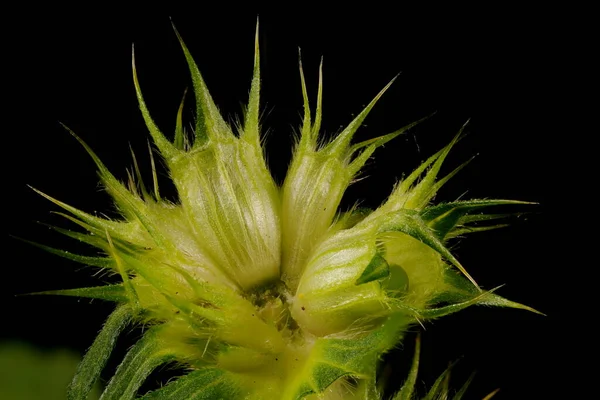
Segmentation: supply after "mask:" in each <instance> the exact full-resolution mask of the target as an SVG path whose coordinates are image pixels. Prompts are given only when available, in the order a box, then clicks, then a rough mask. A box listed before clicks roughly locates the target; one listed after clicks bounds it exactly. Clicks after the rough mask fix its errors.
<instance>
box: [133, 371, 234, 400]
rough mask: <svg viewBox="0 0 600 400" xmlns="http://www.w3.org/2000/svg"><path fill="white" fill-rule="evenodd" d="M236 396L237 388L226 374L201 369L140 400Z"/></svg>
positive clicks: (202, 399) (229, 399) (226, 398)
mask: <svg viewBox="0 0 600 400" xmlns="http://www.w3.org/2000/svg"><path fill="white" fill-rule="evenodd" d="M238 396H239V388H238V387H237V385H236V384H235V383H234V382H233V381H232V380H231V379H230V377H229V374H228V373H227V372H225V371H223V370H220V369H217V368H203V369H201V370H199V371H194V372H191V373H189V374H187V375H185V376H183V377H181V378H179V379H177V380H175V381H173V382H171V383H169V384H168V385H166V386H164V387H162V388H160V389H158V390H155V391H153V392H150V393H148V394H146V395H145V396H144V397H142V400H183V399H185V400H233V399H237V398H238Z"/></svg>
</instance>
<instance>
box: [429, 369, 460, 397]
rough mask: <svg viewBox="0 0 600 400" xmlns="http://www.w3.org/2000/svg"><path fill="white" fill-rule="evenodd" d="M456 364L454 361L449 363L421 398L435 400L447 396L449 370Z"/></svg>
mask: <svg viewBox="0 0 600 400" xmlns="http://www.w3.org/2000/svg"><path fill="white" fill-rule="evenodd" d="M455 364H456V361H455V362H453V363H452V364H450V366H449V367H448V368H446V370H445V371H444V372H442V374H441V375H440V376H438V378H437V379H436V380H435V382H434V383H433V386H431V389H429V392H427V395H426V396H425V397H423V400H436V399H445V398H448V391H449V383H450V371H451V370H452V367H454V365H455Z"/></svg>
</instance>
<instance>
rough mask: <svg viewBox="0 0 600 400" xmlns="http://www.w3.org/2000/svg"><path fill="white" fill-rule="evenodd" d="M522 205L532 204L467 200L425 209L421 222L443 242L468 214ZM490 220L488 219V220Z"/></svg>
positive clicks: (472, 220) (475, 219)
mask: <svg viewBox="0 0 600 400" xmlns="http://www.w3.org/2000/svg"><path fill="white" fill-rule="evenodd" d="M516 204H519V205H522V204H534V203H528V202H524V201H516V200H467V201H456V202H452V203H443V204H438V205H436V206H433V207H429V208H426V209H425V210H423V211H422V212H421V216H422V217H423V220H424V221H426V223H427V225H428V226H429V227H430V228H431V229H432V230H433V231H434V232H435V233H436V236H437V237H438V238H440V239H441V240H444V239H445V238H446V237H447V235H448V234H449V233H450V232H451V231H452V230H453V229H454V228H455V227H456V226H457V225H459V224H460V223H461V222H463V221H462V220H461V219H462V218H464V217H465V216H466V215H467V214H468V213H470V212H472V211H474V210H478V209H480V208H484V207H490V206H500V205H516ZM484 219H485V218H484V217H479V218H473V219H471V220H467V222H474V221H482V220H484ZM488 219H490V218H488Z"/></svg>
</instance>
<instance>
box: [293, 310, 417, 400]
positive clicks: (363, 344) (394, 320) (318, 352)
mask: <svg viewBox="0 0 600 400" xmlns="http://www.w3.org/2000/svg"><path fill="white" fill-rule="evenodd" d="M406 328H407V323H406V320H405V319H404V318H400V317H390V318H388V320H386V321H385V322H384V323H383V324H382V325H381V327H380V328H378V329H376V330H373V331H371V332H369V333H368V334H366V335H364V336H362V337H354V338H334V337H322V338H318V339H317V340H316V342H315V344H314V347H313V349H312V351H311V356H310V357H309V359H308V360H307V362H306V364H305V366H304V370H303V372H302V373H300V374H298V378H297V380H296V382H294V384H293V385H290V386H289V387H288V390H287V391H286V392H285V393H284V395H283V396H282V400H299V399H302V398H304V397H305V396H307V395H309V394H312V393H315V394H319V393H322V392H323V391H324V390H325V389H327V388H328V387H329V386H330V385H331V384H333V383H334V382H335V381H336V380H337V379H339V378H341V377H344V376H352V377H355V378H359V379H367V380H368V379H374V378H375V376H374V373H375V368H374V365H375V364H376V362H377V361H378V359H379V356H380V355H381V354H382V353H383V352H385V351H387V350H388V349H389V348H391V347H392V346H393V345H394V344H395V343H396V342H397V341H398V340H399V338H401V336H402V335H403V333H404V331H405V330H406Z"/></svg>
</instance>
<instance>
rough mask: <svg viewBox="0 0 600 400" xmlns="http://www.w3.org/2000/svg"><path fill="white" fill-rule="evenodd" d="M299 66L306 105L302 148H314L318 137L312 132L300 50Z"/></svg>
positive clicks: (301, 139)
mask: <svg viewBox="0 0 600 400" xmlns="http://www.w3.org/2000/svg"><path fill="white" fill-rule="evenodd" d="M298 66H299V70H300V83H301V85H302V102H303V104H304V118H303V119H302V133H301V135H302V136H301V138H300V145H301V146H310V147H312V146H313V145H314V143H315V140H316V137H313V136H312V132H311V117H310V102H309V101H308V90H307V89H306V80H305V79H304V68H302V52H301V50H300V48H298Z"/></svg>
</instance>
